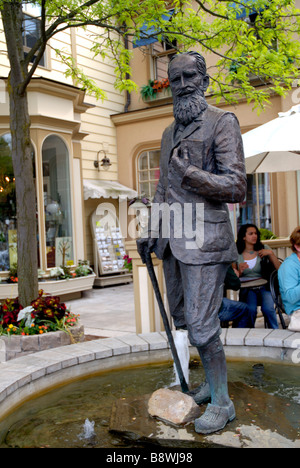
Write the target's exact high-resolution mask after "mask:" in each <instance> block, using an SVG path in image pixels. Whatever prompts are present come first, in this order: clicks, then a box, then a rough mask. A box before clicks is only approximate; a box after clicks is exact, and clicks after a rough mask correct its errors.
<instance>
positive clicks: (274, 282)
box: [270, 270, 287, 329]
mask: <svg viewBox="0 0 300 468" xmlns="http://www.w3.org/2000/svg"><path fill="white" fill-rule="evenodd" d="M270 292H271V295H272V298H273V301H274V304H275V309H276V312H277V313H278V315H279V318H280V323H281V326H282V328H283V329H286V328H287V326H286V324H285V321H284V317H283V314H285V310H284V306H283V303H282V299H281V294H280V289H279V281H278V271H277V270H275V271H273V272H272V274H271V277H270Z"/></svg>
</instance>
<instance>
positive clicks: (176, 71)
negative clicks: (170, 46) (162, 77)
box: [169, 55, 208, 97]
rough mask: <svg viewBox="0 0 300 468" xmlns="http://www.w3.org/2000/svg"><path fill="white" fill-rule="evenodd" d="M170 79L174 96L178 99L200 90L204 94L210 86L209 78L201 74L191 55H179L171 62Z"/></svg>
mask: <svg viewBox="0 0 300 468" xmlns="http://www.w3.org/2000/svg"><path fill="white" fill-rule="evenodd" d="M169 79H170V86H171V89H172V93H173V96H176V97H177V96H180V97H183V96H185V95H190V94H193V93H194V92H195V91H196V90H198V91H199V89H200V90H202V92H203V94H204V91H206V89H207V86H208V77H207V76H204V75H202V74H201V73H200V72H199V70H198V68H197V63H196V59H195V57H193V56H189V55H178V57H176V58H175V59H174V60H173V61H172V62H171V64H170V69H169Z"/></svg>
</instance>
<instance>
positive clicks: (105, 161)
mask: <svg viewBox="0 0 300 468" xmlns="http://www.w3.org/2000/svg"><path fill="white" fill-rule="evenodd" d="M100 153H104V157H103V158H102V159H101V161H99V154H100ZM94 166H95V167H97V169H98V171H100V168H101V167H102V168H103V169H104V170H105V171H107V170H108V169H109V167H110V166H111V162H110V159H109V158H108V157H107V156H106V152H105V151H104V150H103V149H101V150H100V151H98V153H97V159H96V161H94Z"/></svg>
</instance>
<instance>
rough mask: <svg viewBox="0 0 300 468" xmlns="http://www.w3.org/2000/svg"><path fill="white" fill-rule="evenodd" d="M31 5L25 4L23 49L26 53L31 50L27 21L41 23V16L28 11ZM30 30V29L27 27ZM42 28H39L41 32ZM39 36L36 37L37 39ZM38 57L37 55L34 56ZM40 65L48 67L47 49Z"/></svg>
mask: <svg viewBox="0 0 300 468" xmlns="http://www.w3.org/2000/svg"><path fill="white" fill-rule="evenodd" d="M28 6H29V4H23V34H22V36H23V50H24V54H28V52H30V50H31V47H29V46H27V45H26V21H30V20H32V21H34V22H36V23H39V25H40V23H41V17H40V16H35V15H34V14H33V13H32V12H30V11H27V7H28ZM27 31H28V29H27ZM40 33H41V32H40V28H39V34H40ZM32 38H35V36H32ZM37 39H38V38H36V40H37ZM34 57H36V56H34ZM38 67H41V68H48V54H47V52H46V50H45V52H44V54H43V57H42V59H41V60H40V62H39V63H38Z"/></svg>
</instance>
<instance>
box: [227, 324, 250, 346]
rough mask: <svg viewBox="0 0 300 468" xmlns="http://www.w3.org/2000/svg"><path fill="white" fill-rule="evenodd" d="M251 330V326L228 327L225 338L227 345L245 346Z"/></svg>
mask: <svg viewBox="0 0 300 468" xmlns="http://www.w3.org/2000/svg"><path fill="white" fill-rule="evenodd" d="M249 330H250V329H249V328H228V329H227V334H226V340H225V344H226V346H243V345H244V344H245V339H246V336H247V334H248V333H249Z"/></svg>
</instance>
